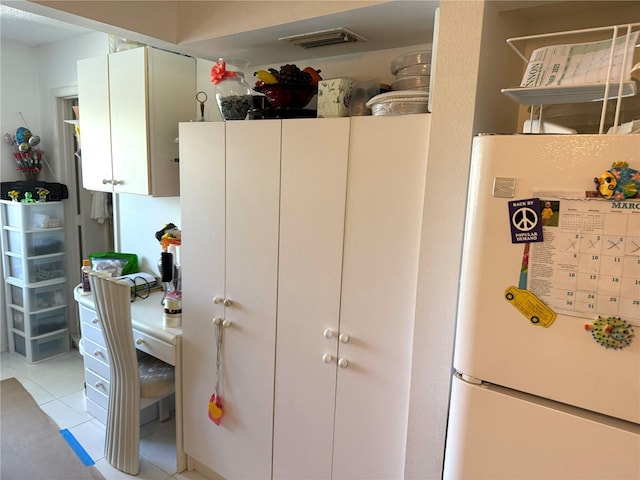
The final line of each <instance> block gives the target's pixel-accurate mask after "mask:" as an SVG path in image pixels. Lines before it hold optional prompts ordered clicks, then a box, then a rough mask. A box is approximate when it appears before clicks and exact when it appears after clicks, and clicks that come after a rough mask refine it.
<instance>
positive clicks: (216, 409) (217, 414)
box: [209, 393, 222, 425]
mask: <svg viewBox="0 0 640 480" xmlns="http://www.w3.org/2000/svg"><path fill="white" fill-rule="evenodd" d="M209 418H210V419H211V421H212V422H213V423H215V424H216V425H220V420H221V419H222V401H221V400H220V397H219V396H217V395H216V394H215V393H214V394H213V395H211V398H210V399H209Z"/></svg>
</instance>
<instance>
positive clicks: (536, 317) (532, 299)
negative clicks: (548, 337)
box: [504, 286, 557, 328]
mask: <svg viewBox="0 0 640 480" xmlns="http://www.w3.org/2000/svg"><path fill="white" fill-rule="evenodd" d="M504 297H505V298H506V299H507V301H508V302H509V303H510V304H511V305H513V306H514V307H515V308H516V310H518V311H519V312H520V313H521V314H522V315H524V316H525V317H526V318H527V319H528V320H529V321H530V322H531V324H532V325H536V326H539V327H545V328H548V327H550V326H551V324H552V323H553V322H554V321H555V319H556V317H557V314H556V312H554V311H553V310H551V309H550V308H549V307H548V306H547V305H546V304H545V303H544V302H543V301H542V300H540V299H539V298H538V297H536V296H535V294H534V293H533V292H531V291H529V290H522V289H520V288H517V287H514V286H511V287H507V289H506V290H505V291H504Z"/></svg>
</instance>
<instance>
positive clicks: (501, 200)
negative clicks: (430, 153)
mask: <svg viewBox="0 0 640 480" xmlns="http://www.w3.org/2000/svg"><path fill="white" fill-rule="evenodd" d="M614 162H627V163H628V166H629V167H631V168H635V169H636V170H640V135H481V136H478V137H476V138H475V139H474V144H473V154H472V160H471V173H470V182H469V192H468V203H467V215H466V224H465V237H464V249H463V261H462V269H461V276H460V296H459V305H458V318H457V327H456V340H455V342H456V343H455V355H454V369H455V374H454V377H453V380H452V389H451V402H450V411H449V420H448V432H447V441H446V451H445V465H444V478H445V479H491V480H495V479H510V480H515V479H537V480H541V479H545V480H546V479H563V480H566V479H580V480H584V479H599V480H605V479H606V480H612V479H625V480H627V479H639V478H640V425H639V423H640V198H636V199H635V200H634V199H626V200H605V199H604V198H603V197H602V196H601V195H600V194H598V193H596V192H597V190H596V183H595V179H596V178H597V177H600V176H601V174H602V173H603V172H605V171H607V170H610V169H611V167H612V165H613V163H614ZM620 168H622V167H620ZM617 173H618V174H619V173H620V170H619V171H618V172H617ZM629 173H631V174H632V173H633V172H630V171H629V170H625V171H624V175H623V177H625V178H626V180H625V179H624V178H623V181H625V182H627V181H628V178H627V177H626V176H627V174H629ZM615 174H616V172H614V175H615ZM630 178H634V179H635V178H638V177H637V175H636V176H634V175H631V177H630ZM618 187H620V185H618ZM618 190H619V188H617V189H616V190H614V191H615V192H617V191H618ZM614 197H615V195H614ZM545 208H549V210H546V211H545ZM600 317H601V319H600V320H598V318H600ZM634 333H635V337H634V336H633V335H634Z"/></svg>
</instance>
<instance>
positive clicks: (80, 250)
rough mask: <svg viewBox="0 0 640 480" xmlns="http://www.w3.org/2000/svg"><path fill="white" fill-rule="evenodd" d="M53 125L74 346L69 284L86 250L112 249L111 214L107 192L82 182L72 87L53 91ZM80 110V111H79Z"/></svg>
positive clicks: (76, 334) (76, 332) (76, 333)
mask: <svg viewBox="0 0 640 480" xmlns="http://www.w3.org/2000/svg"><path fill="white" fill-rule="evenodd" d="M54 98H55V125H56V130H57V135H55V137H56V138H57V139H58V142H59V144H58V146H57V150H58V158H60V159H61V161H60V162H59V165H58V168H57V169H56V170H57V172H52V174H53V175H54V176H57V177H58V178H56V179H54V181H57V182H60V183H63V184H65V185H67V189H68V191H69V198H68V200H67V201H66V202H65V225H66V226H67V228H66V229H65V230H66V232H65V240H66V244H67V266H66V267H67V272H68V274H67V278H68V282H67V284H68V287H69V288H68V292H69V293H68V298H67V305H68V315H69V333H70V335H71V340H72V344H73V345H74V346H75V347H76V348H77V347H78V342H79V340H80V322H79V319H78V309H77V308H76V303H75V301H74V299H73V288H74V287H75V286H76V285H77V284H78V283H79V282H80V267H81V266H82V260H83V259H84V258H88V256H89V254H91V253H96V252H106V251H112V250H113V244H114V243H113V242H114V240H113V239H114V236H113V215H111V212H112V198H111V194H108V193H103V192H92V191H89V190H86V189H84V188H83V186H82V148H81V141H82V132H81V131H80V130H79V126H78V125H79V121H78V119H79V116H78V115H76V113H75V112H74V108H73V107H78V96H77V90H76V91H69V90H67V89H65V90H60V91H55V92H54ZM80 114H81V113H80Z"/></svg>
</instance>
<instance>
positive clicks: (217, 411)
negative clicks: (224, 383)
mask: <svg viewBox="0 0 640 480" xmlns="http://www.w3.org/2000/svg"><path fill="white" fill-rule="evenodd" d="M213 325H214V329H215V333H216V387H215V390H214V391H213V394H212V395H211V398H209V407H208V409H207V410H208V415H209V418H210V419H211V421H212V422H213V423H215V424H216V425H220V422H221V421H222V413H223V412H222V400H221V399H220V376H221V375H222V368H221V365H222V332H223V329H222V320H221V319H219V318H214V319H213Z"/></svg>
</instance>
